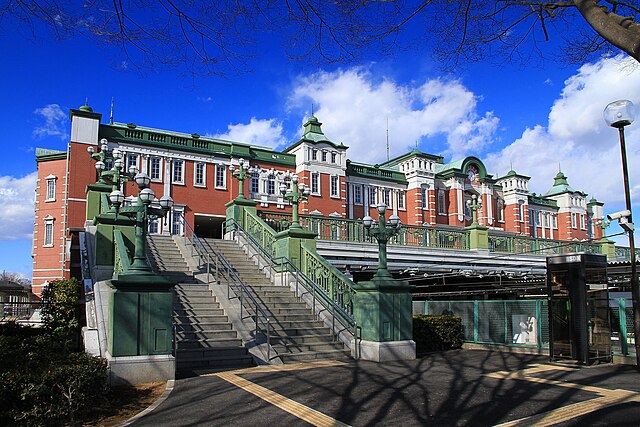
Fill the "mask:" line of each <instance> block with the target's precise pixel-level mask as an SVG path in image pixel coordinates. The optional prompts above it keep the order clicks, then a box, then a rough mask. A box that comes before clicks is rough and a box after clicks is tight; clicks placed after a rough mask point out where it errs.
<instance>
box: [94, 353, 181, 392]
mask: <svg viewBox="0 0 640 427" xmlns="http://www.w3.org/2000/svg"><path fill="white" fill-rule="evenodd" d="M107 361H108V362H109V383H110V384H111V385H122V384H128V385H131V384H144V383H151V382H156V381H168V380H172V379H174V378H175V376H176V361H175V357H173V356H171V355H170V354H162V355H154V356H122V357H113V356H111V355H110V354H108V353H107Z"/></svg>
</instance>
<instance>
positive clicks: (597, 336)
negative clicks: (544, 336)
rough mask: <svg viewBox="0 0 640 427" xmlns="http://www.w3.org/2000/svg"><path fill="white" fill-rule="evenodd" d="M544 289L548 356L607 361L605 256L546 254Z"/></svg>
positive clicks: (609, 342) (607, 324) (608, 359)
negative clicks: (545, 288) (548, 336)
mask: <svg viewBox="0 0 640 427" xmlns="http://www.w3.org/2000/svg"><path fill="white" fill-rule="evenodd" d="M547 292H548V298H549V306H548V307H549V332H550V340H549V355H550V357H551V360H563V359H564V360H567V359H568V360H572V361H574V362H576V363H578V364H585V365H590V364H592V363H594V362H596V361H601V362H609V361H611V328H610V324H609V292H608V290H607V258H606V256H605V255H599V254H590V253H575V254H563V255H553V256H549V257H547Z"/></svg>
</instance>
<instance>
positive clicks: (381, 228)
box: [362, 203, 400, 278]
mask: <svg viewBox="0 0 640 427" xmlns="http://www.w3.org/2000/svg"><path fill="white" fill-rule="evenodd" d="M376 209H377V210H378V214H380V217H379V220H378V222H377V223H376V222H375V221H374V220H373V218H371V217H370V216H369V215H367V216H365V217H364V218H363V219H362V223H363V224H364V228H365V230H366V233H367V235H369V236H371V237H373V238H374V239H376V240H377V241H378V270H377V271H376V274H375V276H374V277H379V278H391V274H389V270H388V269H387V242H388V241H389V239H390V238H392V237H393V236H395V235H397V234H398V231H399V230H400V217H399V216H398V215H391V216H390V217H389V225H387V220H386V219H385V217H384V214H385V213H386V211H387V205H385V204H384V203H380V204H379V205H378V206H377V208H376Z"/></svg>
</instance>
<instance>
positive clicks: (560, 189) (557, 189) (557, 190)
mask: <svg viewBox="0 0 640 427" xmlns="http://www.w3.org/2000/svg"><path fill="white" fill-rule="evenodd" d="M564 193H576V191H575V190H574V189H573V188H572V187H571V186H570V185H569V182H568V181H567V177H566V176H565V174H563V173H562V171H558V173H557V174H556V176H555V178H553V187H551V188H550V189H549V191H547V192H546V194H545V197H549V196H556V195H558V194H564Z"/></svg>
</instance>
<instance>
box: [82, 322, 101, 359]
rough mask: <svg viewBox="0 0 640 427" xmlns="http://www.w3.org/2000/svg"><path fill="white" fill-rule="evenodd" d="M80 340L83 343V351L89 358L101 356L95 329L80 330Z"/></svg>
mask: <svg viewBox="0 0 640 427" xmlns="http://www.w3.org/2000/svg"><path fill="white" fill-rule="evenodd" d="M82 340H83V342H84V351H85V353H87V354H88V355H89V356H101V355H102V354H101V353H100V339H99V338H98V330H97V329H89V328H87V327H84V328H82Z"/></svg>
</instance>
